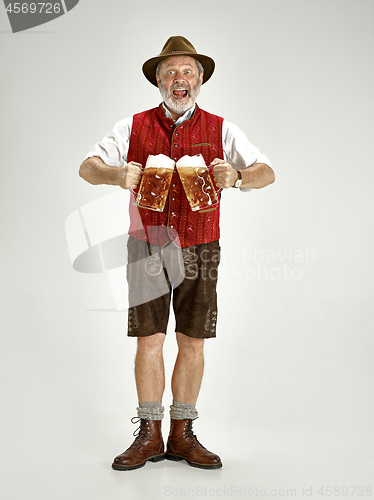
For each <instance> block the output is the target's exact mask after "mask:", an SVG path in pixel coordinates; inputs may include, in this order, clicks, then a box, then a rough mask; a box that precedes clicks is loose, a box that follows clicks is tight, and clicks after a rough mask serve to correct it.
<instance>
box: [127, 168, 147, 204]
mask: <svg viewBox="0 0 374 500" xmlns="http://www.w3.org/2000/svg"><path fill="white" fill-rule="evenodd" d="M141 171H142V174H141V176H140V179H139V182H138V185H137V187H136V188H135V189H138V188H140V184H141V182H142V179H143V174H144V167H143V166H142V168H141ZM129 191H130V192H131V193H132V194H133V195H134V197H135V199H136V198H137V196H138V193H137V192H135V191H134V189H132V188H131V189H129Z"/></svg>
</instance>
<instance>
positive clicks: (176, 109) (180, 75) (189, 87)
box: [156, 56, 203, 115]
mask: <svg viewBox="0 0 374 500" xmlns="http://www.w3.org/2000/svg"><path fill="white" fill-rule="evenodd" d="M156 79H157V83H158V87H159V89H160V93H161V96H162V98H163V100H164V102H165V104H166V106H167V108H168V109H169V110H170V111H171V112H172V113H175V114H177V115H183V114H184V113H185V112H186V111H187V110H188V109H190V108H191V107H192V106H193V104H194V102H195V100H196V98H197V96H198V95H199V92H200V86H201V84H202V82H203V74H201V75H200V76H199V71H198V69H197V65H196V61H195V59H194V58H193V57H190V56H172V57H168V58H167V59H165V60H164V61H163V62H162V64H161V66H160V68H159V75H156Z"/></svg>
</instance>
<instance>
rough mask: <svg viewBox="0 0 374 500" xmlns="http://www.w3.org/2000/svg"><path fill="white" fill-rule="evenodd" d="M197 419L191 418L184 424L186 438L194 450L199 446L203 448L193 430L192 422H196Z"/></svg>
mask: <svg viewBox="0 0 374 500" xmlns="http://www.w3.org/2000/svg"><path fill="white" fill-rule="evenodd" d="M196 418H198V417H196ZM196 418H193V419H192V418H189V419H188V420H187V422H186V423H185V424H184V431H183V434H184V435H185V436H186V440H187V441H188V442H190V443H191V444H192V445H193V447H194V448H195V446H196V445H197V444H199V445H200V446H201V443H200V442H199V440H198V439H197V436H196V435H195V434H194V431H193V430H192V422H193V421H194V420H196Z"/></svg>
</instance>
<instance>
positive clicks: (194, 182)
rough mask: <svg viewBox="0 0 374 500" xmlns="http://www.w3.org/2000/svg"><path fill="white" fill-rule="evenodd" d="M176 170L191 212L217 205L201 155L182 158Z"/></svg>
mask: <svg viewBox="0 0 374 500" xmlns="http://www.w3.org/2000/svg"><path fill="white" fill-rule="evenodd" d="M177 170H178V173H179V177H180V179H181V181H182V184H183V188H184V191H185V193H186V196H187V199H188V202H189V204H190V206H191V210H192V211H193V212H195V211H196V210H202V209H204V208H209V207H211V206H212V205H216V204H217V203H218V195H217V193H216V190H215V189H214V185H213V182H212V179H211V177H210V174H209V170H208V168H207V167H206V165H205V162H204V158H203V157H202V155H195V156H187V155H186V156H183V157H182V158H181V159H180V160H179V161H178V162H177Z"/></svg>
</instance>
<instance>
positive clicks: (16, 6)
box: [6, 2, 61, 14]
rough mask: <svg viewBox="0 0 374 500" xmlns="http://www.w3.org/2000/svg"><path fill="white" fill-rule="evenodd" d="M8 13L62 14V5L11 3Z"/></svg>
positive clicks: (7, 9)
mask: <svg viewBox="0 0 374 500" xmlns="http://www.w3.org/2000/svg"><path fill="white" fill-rule="evenodd" d="M6 11H7V12H9V13H10V14H12V13H13V14H29V13H30V14H36V13H37V14H41V13H44V14H59V13H60V12H61V5H60V4H59V3H55V4H52V3H39V2H38V3H30V4H28V3H21V2H14V3H13V2H10V4H9V5H8V7H7V8H6Z"/></svg>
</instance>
